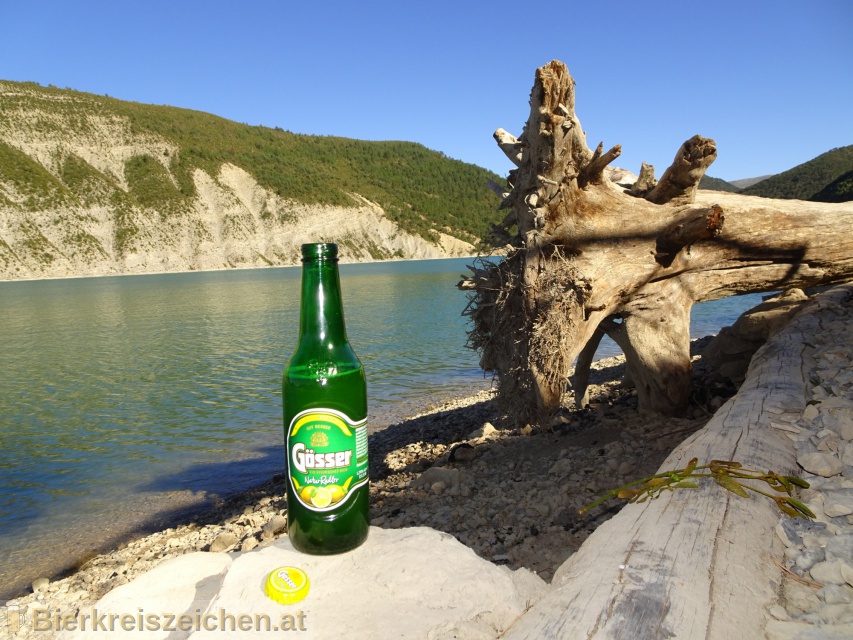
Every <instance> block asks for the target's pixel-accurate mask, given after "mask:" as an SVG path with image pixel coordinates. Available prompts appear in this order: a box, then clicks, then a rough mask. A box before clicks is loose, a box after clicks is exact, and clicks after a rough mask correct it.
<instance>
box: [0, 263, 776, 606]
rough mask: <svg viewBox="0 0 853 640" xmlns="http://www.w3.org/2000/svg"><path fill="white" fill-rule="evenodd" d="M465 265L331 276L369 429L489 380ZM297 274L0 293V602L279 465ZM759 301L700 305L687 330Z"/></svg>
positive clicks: (43, 285)
mask: <svg viewBox="0 0 853 640" xmlns="http://www.w3.org/2000/svg"><path fill="white" fill-rule="evenodd" d="M470 262H471V259H450V260H432V261H407V262H385V263H372V264H359V265H342V266H341V284H342V289H343V298H344V305H345V310H346V322H347V329H348V333H349V338H350V342H351V343H352V345H353V348H354V349H355V351H356V353H357V354H358V355H359V356H360V358H361V360H362V362H363V363H364V366H365V371H366V372H367V376H368V398H369V403H370V423H371V425H372V427H373V428H374V429H378V428H382V427H384V426H387V425H388V424H392V423H393V422H397V421H399V420H401V419H402V418H404V417H406V416H407V415H411V414H413V413H415V412H417V411H418V410H423V409H424V408H426V407H428V406H429V405H431V404H433V403H436V402H438V401H440V400H441V399H444V398H447V397H449V396H454V395H457V396H458V395H467V394H469V393H471V392H473V391H475V390H477V389H481V388H486V387H488V386H489V384H490V380H489V379H487V378H485V377H484V375H483V373H482V372H481V371H480V370H479V368H478V365H477V355H476V354H475V353H474V352H472V351H470V350H468V349H467V348H466V347H465V338H466V330H467V323H466V319H465V318H464V317H463V316H462V311H463V310H464V308H465V305H466V301H467V300H466V296H465V294H463V293H462V292H460V291H458V290H457V289H456V287H455V284H456V282H457V281H458V280H459V276H460V274H463V273H465V272H466V271H467V269H466V266H465V265H466V264H469V263H470ZM299 279H300V268H299V267H287V268H270V269H256V270H240V271H217V272H204V273H181V274H162V275H144V276H131V277H101V278H80V279H67V280H44V281H29V282H4V283H0V344H2V350H0V353H2V360H1V361H0V365H2V366H0V558H2V560H0V599H2V598H4V597H10V596H11V595H12V594H13V593H14V592H15V591H17V590H19V589H21V588H23V587H25V586H26V585H28V584H29V583H30V582H31V581H32V579H34V578H36V577H39V576H41V575H51V574H52V573H54V572H55V571H57V570H59V569H62V568H63V567H64V566H65V565H66V564H68V563H69V562H73V561H74V560H75V559H77V558H79V557H81V556H82V555H84V554H85V553H88V552H91V551H94V550H97V549H100V548H103V547H104V546H105V545H106V546H109V545H110V544H114V543H115V542H116V541H119V540H121V539H123V538H124V537H126V536H127V535H128V533H130V532H132V531H134V530H146V529H149V530H150V529H151V528H156V527H157V526H159V525H161V524H162V523H163V522H166V521H167V520H168V519H169V517H171V516H174V514H176V513H179V512H180V511H181V509H185V508H186V507H188V506H192V505H193V504H198V503H200V502H201V501H203V500H204V499H205V498H209V497H210V496H211V495H227V494H231V493H235V492H238V491H240V490H244V489H247V488H249V487H251V486H253V485H255V484H258V483H260V482H263V481H264V480H267V479H269V477H271V476H272V475H274V474H276V473H279V472H281V471H282V468H283V463H284V457H283V434H282V426H281V392H280V384H281V373H282V370H283V368H284V366H285V364H286V362H287V360H288V358H289V357H290V354H291V353H292V350H293V349H294V348H295V346H296V339H297V331H298V323H299ZM759 301H760V296H756V295H751V296H742V297H738V298H728V299H725V300H720V301H716V302H710V303H704V304H701V305H697V306H696V307H695V308H694V310H693V320H692V325H691V332H692V334H693V337H700V336H703V335H708V334H712V333H717V332H718V331H719V329H720V328H721V327H722V326H725V325H728V324H731V323H732V322H733V321H734V320H735V319H736V318H737V316H738V315H740V313H742V312H743V311H744V310H746V309H748V308H749V307H751V306H754V305H755V304H757V302H759ZM616 353H618V349H617V348H616V347H615V345H613V344H612V343H609V342H608V343H603V344H602V346H601V348H600V349H599V357H606V356H610V355H614V354H616Z"/></svg>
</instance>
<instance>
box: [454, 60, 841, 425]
mask: <svg viewBox="0 0 853 640" xmlns="http://www.w3.org/2000/svg"><path fill="white" fill-rule="evenodd" d="M574 100H575V98H574V80H573V79H572V77H571V75H569V72H568V69H566V67H565V65H563V64H562V63H561V62H558V61H553V62H551V63H549V64H547V65H545V66H543V67H541V68H540V69H538V70H537V73H536V79H535V82H534V86H533V90H532V92H531V96H530V116H529V119H528V121H527V124H526V125H525V127H524V131H523V133H522V135H521V136H520V137H519V138H517V139H516V138H515V137H513V136H512V135H510V134H509V133H507V132H506V131H503V130H498V131H497V132H496V134H495V138H496V140H497V141H498V144H499V145H500V147H501V149H502V150H503V151H504V152H505V153H506V154H507V156H508V157H509V158H510V159H511V160H512V162H513V163H515V164H516V166H517V168H516V169H514V170H513V171H511V172H510V175H509V177H508V180H507V182H508V184H509V186H510V188H511V189H510V191H509V192H508V193H506V194H504V193H503V191H501V190H498V191H500V195H501V196H502V198H503V199H502V202H501V205H500V207H501V208H502V209H507V215H506V217H505V218H504V220H503V222H502V223H501V224H500V225H497V227H496V228H495V229H494V232H493V237H494V240H495V241H496V243H497V244H498V245H500V246H506V247H507V255H506V259H505V260H504V261H503V262H502V263H500V264H499V265H494V264H490V263H485V264H483V265H481V266H480V267H477V268H475V269H474V274H473V275H472V276H470V277H469V278H467V279H466V280H463V281H462V282H461V283H460V287H461V288H463V289H466V290H469V291H472V292H473V294H474V295H473V300H472V304H471V306H470V314H471V317H472V320H473V326H474V329H473V331H472V332H471V341H470V342H471V345H472V346H473V347H475V348H477V349H478V350H479V351H480V353H481V364H482V366H483V368H484V369H486V370H487V371H493V372H495V373H496V374H497V376H498V401H499V403H500V404H501V405H502V408H503V409H504V410H505V411H506V412H507V413H510V414H511V415H513V416H514V417H515V418H516V419H517V420H518V421H519V422H524V421H542V420H543V419H546V418H547V416H548V415H549V414H550V413H552V412H553V411H554V410H555V409H557V408H559V406H560V403H561V400H562V396H563V393H564V391H565V390H566V386H567V383H568V378H567V376H568V373H569V371H570V369H571V367H572V362H573V361H574V359H575V358H576V357H577V356H578V355H579V354H581V353H582V351H583V349H584V347H585V346H586V345H587V344H588V343H589V342H590V341H591V340H595V339H597V333H596V332H601V331H604V332H605V333H608V334H609V335H611V336H612V337H613V338H614V340H616V342H617V343H619V344H620V346H622V347H623V350H624V351H625V354H626V358H627V365H628V370H629V374H630V376H631V379H632V380H633V382H634V383H635V384H636V386H637V392H638V400H639V406H640V409H641V410H650V411H656V412H660V413H668V414H678V413H680V412H681V411H683V410H684V409H685V408H686V406H687V401H688V394H689V390H690V384H691V369H690V355H689V348H690V347H689V320H690V311H691V308H692V306H693V305H694V304H695V303H696V302H702V301H707V300H714V299H717V298H722V297H725V296H730V295H736V294H739V293H748V292H762V291H776V290H779V289H786V288H790V287H808V286H815V285H818V284H834V283H839V282H846V281H849V280H853V233H850V229H851V228H853V203H842V204H823V203H810V202H800V201H791V200H771V199H765V198H757V197H748V196H738V195H732V194H724V193H719V192H702V191H697V189H696V187H697V185H698V182H699V179H700V178H701V177H702V174H703V173H704V172H705V169H706V168H707V167H708V165H710V163H711V162H712V161H713V160H714V158H715V157H716V146H715V144H714V141H713V140H711V139H708V138H702V137H701V136H694V137H692V138H690V139H689V140H687V141H686V142H685V143H684V144H683V145H682V146H681V148H680V149H679V151H678V153H677V154H676V156H675V159H674V161H673V163H672V166H670V167H669V168H668V169H667V170H666V171H665V172H664V175H663V176H662V177H661V179H660V181H659V182H656V181H655V179H654V176H653V169H652V168H651V167H649V166H645V167H644V169H643V171H642V173H641V179H640V180H638V181H637V182H638V183H640V184H637V185H635V187H634V188H633V189H631V188H630V187H631V185H621V186H620V185H618V184H616V183H614V182H613V181H611V180H610V179H608V176H609V175H610V174H611V170H610V169H609V168H608V166H607V165H608V163H610V162H612V161H613V160H614V159H615V158H616V157H617V156H618V155H619V153H620V147H619V145H616V146H613V147H612V148H611V149H610V150H609V151H604V145H603V144H599V145H598V147H597V148H596V149H595V151H592V150H590V149H589V148H588V147H587V146H586V137H585V133H584V132H583V129H582V128H581V125H580V122H579V121H578V118H577V116H576V115H575V112H574ZM614 175H615V174H614ZM513 227H514V228H515V231H514V232H513V231H512V229H513ZM587 355H588V354H584V357H582V358H581V361H580V366H578V367H576V371H578V373H579V374H580V375H579V377H578V380H577V381H576V382H578V383H580V385H579V386H578V387H577V388H576V389H575V397H576V399H582V398H583V397H584V395H585V393H584V392H585V388H584V384H583V378H584V375H585V374H584V372H583V369H584V368H585V367H587V366H588V364H587V363H588V362H589V361H591V357H586V356H587Z"/></svg>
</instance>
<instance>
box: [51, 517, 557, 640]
mask: <svg viewBox="0 0 853 640" xmlns="http://www.w3.org/2000/svg"><path fill="white" fill-rule="evenodd" d="M285 565H286V566H295V567H299V568H301V569H303V570H304V571H305V572H306V573H307V574H308V577H309V580H310V582H311V586H310V591H309V593H308V596H307V597H306V598H305V600H303V601H302V602H299V603H296V604H291V605H281V604H278V603H276V602H273V601H272V600H270V599H269V598H268V597H267V596H266V595H265V594H264V592H263V586H264V582H265V580H266V577H267V575H268V574H269V572H270V571H272V570H273V569H275V568H277V567H280V566H285ZM546 589H547V585H546V584H545V582H544V581H543V580H542V579H541V578H539V577H538V576H536V575H535V574H533V573H531V572H530V571H527V570H526V569H519V570H517V571H510V570H509V569H507V568H505V567H499V566H496V565H494V564H492V563H490V562H488V561H486V560H483V559H482V558H480V557H478V556H477V555H476V554H474V552H473V551H471V549H469V548H468V547H466V546H464V545H462V544H461V543H459V542H458V541H457V540H456V539H455V538H453V537H452V536H450V535H447V534H445V533H441V532H438V531H435V530H433V529H429V528H425V527H416V528H409V529H379V528H376V527H372V528H371V530H370V535H369V537H368V539H367V542H366V543H365V544H363V545H362V546H361V547H359V548H358V549H355V550H354V551H351V552H349V553H344V554H340V555H333V556H309V555H304V554H301V553H299V552H297V551H295V550H294V549H293V547H292V546H291V545H290V542H289V540H287V539H286V538H282V539H280V540H278V541H276V542H275V543H274V544H273V545H271V546H268V547H265V548H263V549H256V550H252V551H250V552H246V553H242V554H225V553H192V554H188V555H185V556H180V557H178V558H175V559H173V560H170V561H168V562H164V563H163V564H161V565H159V566H158V567H156V568H155V569H153V570H152V571H150V572H148V573H147V574H145V575H143V576H140V577H139V578H137V579H136V580H134V581H133V582H130V583H128V584H126V585H123V586H121V587H118V588H116V589H114V590H113V591H111V592H110V593H108V594H107V595H105V596H104V597H103V598H102V599H101V600H99V601H98V602H97V603H96V604H95V605H93V606H92V607H91V612H90V613H91V616H90V617H89V619H88V624H87V625H86V627H85V629H81V628H78V629H77V630H74V631H66V632H64V634H62V635H60V637H61V638H67V639H82V638H95V637H96V638H110V637H115V638H127V637H131V636H132V637H133V638H139V639H140V640H141V639H145V640H152V639H155V638H157V639H164V640H165V639H166V638H168V639H169V640H178V639H180V638H193V639H197V640H202V639H203V638H222V637H236V636H235V635H234V634H235V632H236V633H237V634H239V637H245V638H249V637H251V638H278V639H280V638H282V637H289V636H290V634H289V633H287V632H289V631H294V632H296V633H294V634H293V636H294V637H299V638H312V639H316V640H321V639H325V638H329V639H335V640H339V639H340V638H371V640H380V639H382V638H395V639H396V638H413V639H415V638H417V639H419V640H420V639H423V638H436V639H439V638H456V637H464V638H468V639H472V640H477V639H479V638H496V637H498V635H499V634H501V633H502V632H503V631H504V630H505V629H506V628H508V627H509V626H510V625H511V624H512V622H513V621H514V620H515V619H516V618H517V617H518V616H520V615H521V614H522V613H523V612H524V611H525V610H526V609H527V608H529V607H530V606H531V605H532V604H533V603H534V602H535V601H536V600H538V598H539V597H540V596H541V594H542V593H543V592H544V591H545V590H546ZM86 613H89V612H88V611H87V610H86V608H85V607H83V608H81V611H80V614H82V615H85V614H86ZM83 620H84V618H82V617H78V621H79V622H78V623H82V621H83ZM167 623H168V624H167ZM80 626H82V624H80ZM93 626H94V627H95V628H94V630H93Z"/></svg>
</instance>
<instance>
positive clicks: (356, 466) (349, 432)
mask: <svg viewBox="0 0 853 640" xmlns="http://www.w3.org/2000/svg"><path fill="white" fill-rule="evenodd" d="M287 454H288V464H289V467H290V473H289V474H288V475H289V476H290V483H291V486H292V488H293V493H294V495H295V496H296V499H297V500H299V502H300V503H301V504H302V505H304V506H305V507H307V508H308V509H311V510H312V511H331V510H332V509H335V508H337V507H339V506H341V505H342V504H344V503H345V502H346V501H347V500H348V499H349V497H350V496H351V495H352V492H353V491H354V490H355V489H357V488H358V487H360V486H362V485H364V484H365V483H367V478H368V465H367V419H366V418H365V419H364V420H361V421H360V422H353V421H352V420H350V419H349V417H348V416H347V415H345V414H343V413H341V412H340V411H335V410H334V409H307V410H305V411H301V412H299V413H298V414H296V416H294V418H293V420H292V421H291V422H290V427H289V428H288V430H287Z"/></svg>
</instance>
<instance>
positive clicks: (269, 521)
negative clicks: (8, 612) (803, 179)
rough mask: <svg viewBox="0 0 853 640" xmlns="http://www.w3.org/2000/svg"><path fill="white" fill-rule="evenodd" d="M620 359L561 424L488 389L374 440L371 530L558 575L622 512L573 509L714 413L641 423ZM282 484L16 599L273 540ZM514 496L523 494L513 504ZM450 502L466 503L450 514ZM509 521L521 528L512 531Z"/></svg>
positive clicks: (100, 589) (437, 405) (83, 591)
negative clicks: (410, 530)
mask: <svg viewBox="0 0 853 640" xmlns="http://www.w3.org/2000/svg"><path fill="white" fill-rule="evenodd" d="M623 362H624V356H617V357H615V358H606V359H604V360H599V361H598V362H596V363H595V365H594V368H593V372H592V376H591V383H592V384H591V398H592V404H591V407H590V408H588V409H586V410H584V411H573V410H568V409H565V410H563V411H562V412H561V413H560V414H559V415H558V416H557V418H556V422H555V426H553V427H550V428H547V429H535V430H534V429H530V428H526V429H521V430H519V429H517V428H514V427H510V426H509V425H507V424H506V423H505V421H502V418H501V417H500V416H498V415H497V413H496V412H495V409H494V407H493V406H492V402H491V397H492V393H493V392H492V391H490V390H485V391H479V392H476V393H473V394H470V393H461V394H459V395H456V396H455V398H453V399H448V398H447V397H445V398H444V401H438V400H436V401H435V402H434V403H431V405H428V406H425V407H424V408H423V411H421V412H420V413H416V414H414V415H412V416H410V417H408V418H406V419H403V420H401V421H399V422H396V423H393V424H390V425H388V426H387V427H386V428H384V429H382V430H380V431H377V432H375V433H373V434H371V436H370V438H371V440H370V448H371V449H370V450H371V454H370V455H371V503H372V507H371V511H372V519H373V524H374V525H376V526H381V527H384V528H399V527H406V526H412V525H425V526H431V527H434V528H437V529H439V530H443V531H445V532H447V533H450V534H451V535H454V536H456V537H457V538H458V539H460V541H462V542H463V543H464V544H467V545H468V546H469V547H471V548H472V549H474V550H475V552H477V553H478V554H479V555H481V556H482V557H484V558H487V559H489V560H491V561H493V562H497V563H498V564H506V565H509V566H510V567H512V568H516V567H517V566H528V568H531V569H533V570H536V571H538V572H539V573H540V575H542V576H543V577H546V578H550V575H552V574H553V571H554V570H555V569H556V567H557V566H559V564H560V563H561V562H562V560H563V559H565V558H564V557H563V556H564V555H568V554H570V553H571V552H572V551H573V550H574V549H576V548H577V547H578V546H579V545H580V544H581V543H582V541H583V540H584V539H585V538H586V536H588V535H589V534H590V533H591V532H592V531H594V530H595V528H596V527H597V526H598V525H599V524H600V523H601V522H603V521H604V520H606V519H608V518H609V517H610V516H611V515H613V514H614V513H615V512H616V511H618V508H617V507H618V506H621V505H607V506H606V507H604V508H602V509H599V510H597V511H595V512H593V513H592V514H591V515H590V516H589V517H588V518H584V519H580V518H578V517H576V516H574V515H572V514H574V513H575V512H576V511H577V509H578V508H579V507H581V506H583V504H582V503H584V501H585V500H587V498H589V496H591V495H592V493H595V494H596V495H600V494H603V493H605V492H606V491H608V490H609V489H612V488H613V487H614V486H618V484H622V483H623V482H621V480H624V481H625V482H627V481H629V480H630V479H632V478H633V477H635V476H636V475H637V474H650V473H653V472H654V471H655V470H656V469H657V465H659V464H660V462H662V460H663V458H664V457H666V455H667V454H668V452H669V451H670V450H671V449H672V447H673V446H674V445H675V444H677V443H678V442H680V440H683V438H684V437H686V436H687V435H689V433H692V432H693V431H695V430H698V429H699V428H701V427H702V426H703V425H704V423H705V422H706V421H707V419H708V417H709V416H710V413H712V411H710V410H706V409H700V408H697V409H696V412H697V415H699V416H700V417H698V418H697V417H693V418H687V419H683V420H682V419H675V420H673V419H665V420H661V419H660V418H654V419H647V418H644V417H641V416H638V415H637V413H636V398H635V394H634V393H633V391H632V390H625V389H622V388H621V386H620V384H621V383H620V381H621V376H622V372H623V370H624V364H623ZM569 402H570V400H567V404H568V403H569ZM659 432H660V433H662V435H660V433H659ZM623 434H624V435H623ZM649 434H655V437H654V438H653V440H652V441H650V442H648V443H647V444H646V445H643V446H642V447H640V446H636V445H635V444H633V443H637V442H638V441H641V440H643V439H646V440H648V439H649ZM472 436H473V437H472ZM557 444H559V445H560V446H555V445H557ZM468 448H472V449H477V450H478V452H480V453H478V455H477V456H476V457H472V458H471V459H470V460H468V462H470V464H471V465H472V466H471V469H468V470H466V469H462V468H461V467H462V466H464V465H465V464H467V463H466V462H463V458H464V454H465V453H466V452H467V449H468ZM525 451H526V452H528V454H529V455H530V456H534V457H535V459H536V461H537V464H539V465H540V466H541V465H542V464H543V460H546V459H549V460H550V463H549V464H548V468H547V469H545V473H544V475H543V473H542V471H538V472H537V471H536V468H537V467H536V465H533V464H531V465H522V464H520V461H521V460H522V459H523V458H524V456H523V455H522V454H523V453H524V452H525ZM561 460H562V462H561ZM566 461H568V462H566ZM449 463H450V464H451V465H453V466H456V467H459V468H460V472H459V473H458V474H451V476H449V477H446V478H443V479H439V480H436V481H435V482H430V483H428V484H427V485H424V484H423V483H421V484H418V478H420V477H422V476H424V475H426V476H429V475H430V474H439V475H440V474H441V472H440V471H436V470H437V469H441V468H443V467H444V466H446V465H448V464H449ZM510 466H512V469H510V470H509V474H510V476H511V480H512V482H511V483H510V485H509V489H511V490H512V491H509V490H508V489H507V487H506V486H504V485H505V483H506V479H507V478H506V476H507V471H504V470H505V469H509V468H510ZM525 466H528V467H530V468H529V469H525V468H524V467H525ZM574 468H577V469H579V471H573V469H574ZM430 469H433V471H429V470H430ZM556 476H559V479H558V478H557V477H556ZM283 481H284V478H283V474H276V475H274V476H273V477H272V478H269V479H268V480H266V481H264V482H261V483H259V484H258V485H255V486H253V487H251V488H250V489H248V490H246V491H242V492H238V493H236V494H233V495H230V496H224V497H221V498H220V497H217V498H215V499H214V500H213V505H212V506H208V507H205V506H201V507H195V508H191V509H190V510H189V511H184V512H182V513H180V514H175V517H173V518H172V519H171V520H169V521H167V522H163V524H162V525H161V528H159V529H157V530H155V531H153V532H148V531H146V530H145V528H143V527H140V528H137V529H136V530H135V531H133V532H131V533H129V534H128V535H127V536H124V537H123V538H122V539H121V540H119V541H117V542H116V543H115V544H114V545H113V546H112V548H110V549H109V550H107V551H105V552H100V553H99V552H96V553H95V554H87V555H86V556H84V557H81V558H76V559H72V560H69V562H68V563H67V565H66V568H64V569H61V570H59V571H57V572H56V573H55V574H54V575H53V577H52V578H47V576H46V575H45V576H34V577H33V581H35V580H39V582H38V583H39V584H43V583H48V586H47V587H44V588H42V589H37V590H36V592H29V590H26V589H25V592H24V593H21V592H20V591H18V592H17V594H18V595H16V596H14V600H13V601H14V602H16V603H18V602H20V603H21V604H27V603H28V602H32V601H39V602H45V603H50V602H52V601H54V600H56V601H57V602H61V601H62V600H63V599H64V598H66V597H67V596H68V594H69V593H72V594H77V596H76V597H77V598H85V599H86V600H90V601H92V602H94V601H95V600H97V599H98V598H99V597H100V596H101V595H103V593H106V591H108V590H110V589H112V588H114V587H116V586H119V585H120V584H124V583H125V582H128V581H130V580H131V579H133V578H134V577H135V576H136V575H140V574H141V573H144V572H146V571H148V570H149V569H151V568H153V566H156V564H159V562H161V561H163V560H165V559H168V558H171V557H175V556H177V555H182V554H184V553H188V552H193V551H230V552H240V551H249V550H251V549H253V548H256V547H260V546H264V545H267V544H271V543H272V542H273V541H274V540H275V539H276V538H278V537H281V536H286V535H287V534H286V530H285V529H286V517H285V514H286V509H285V507H286V504H285V501H284V496H283V493H284V484H283ZM555 481H558V484H560V485H561V486H562V485H567V486H568V485H579V483H581V484H583V485H584V487H583V488H582V490H581V491H578V492H576V493H577V495H575V496H574V497H573V498H572V499H571V500H570V501H568V502H565V501H562V498H559V499H556V502H555V497H554V496H553V495H551V494H552V493H553V488H554V486H555V485H554V482H555ZM478 483H482V486H480V485H479V484H478ZM615 483H618V484H615ZM466 485H467V486H466ZM515 492H518V496H517V497H515V498H510V497H509V496H510V495H512V494H513V493H515ZM534 494H537V495H541V496H542V497H541V498H536V499H535V500H534V502H537V504H538V507H532V508H529V509H522V510H515V509H513V508H512V505H513V504H516V503H524V502H525V500H529V499H530V496H531V495H534ZM448 500H451V501H453V502H458V503H459V506H458V507H457V508H456V509H454V510H451V511H448V509H447V502H448ZM472 500H473V501H474V502H475V503H476V504H478V505H480V506H478V507H477V509H476V514H477V515H476V518H477V519H476V522H474V521H472V517H473V516H472V513H471V510H470V509H469V507H468V506H463V505H468V504H470V503H471V501H472ZM546 505H547V506H546ZM543 513H545V514H546V516H548V517H549V518H550V519H551V520H553V521H554V522H553V523H552V524H550V525H549V526H548V527H542V530H541V531H540V530H539V529H538V527H539V524H537V523H541V521H542V520H543V515H542V514H543ZM151 520H155V522H152V521H151ZM151 520H149V522H148V524H149V526H151V527H156V524H157V523H156V518H153V519H151ZM161 522H162V521H161ZM511 522H515V523H516V524H514V525H513V524H507V523H511ZM558 550H559V551H558ZM45 578H47V579H45ZM27 582H30V580H29V579H28V580H27ZM8 595H12V594H8ZM7 597H8V596H7Z"/></svg>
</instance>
